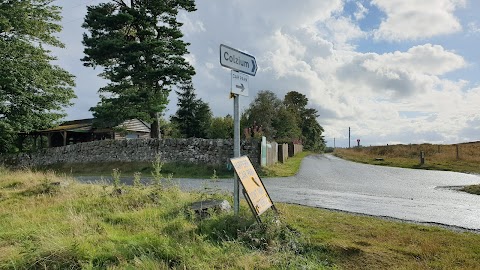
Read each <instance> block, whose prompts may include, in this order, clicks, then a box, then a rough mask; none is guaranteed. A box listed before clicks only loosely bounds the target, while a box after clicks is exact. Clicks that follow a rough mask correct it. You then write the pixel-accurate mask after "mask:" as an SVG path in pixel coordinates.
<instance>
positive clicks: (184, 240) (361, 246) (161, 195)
mask: <svg viewBox="0 0 480 270" xmlns="http://www.w3.org/2000/svg"><path fill="white" fill-rule="evenodd" d="M118 188H120V189H121V190H122V192H118ZM210 198H215V199H227V200H230V196H229V195H227V194H208V193H206V192H202V191H198V192H194V193H184V192H181V191H180V190H178V188H176V187H172V188H164V187H162V186H161V185H153V186H149V187H146V186H142V185H137V186H131V187H125V186H120V187H118V186H117V187H114V186H106V185H105V186H99V185H85V184H79V183H76V182H72V181H69V180H68V179H64V178H59V177H58V176H56V175H54V174H52V173H41V172H31V171H22V172H11V171H7V170H5V169H2V168H0V269H105V268H108V269H125V268H128V269H391V268H396V269H474V268H476V267H478V265H479V263H480V235H478V234H472V233H458V232H453V231H448V230H445V229H442V228H437V227H427V226H421V225H414V224H405V223H399V222H391V221H386V220H381V219H375V218H371V217H363V216H357V215H351V214H346V213H338V212H332V211H327V210H322V209H316V208H309V207H302V206H296V205H287V204H277V207H278V209H279V212H280V217H281V222H280V223H279V222H277V221H276V219H275V218H274V216H273V215H271V214H272V213H271V211H268V212H267V213H266V215H264V216H262V218H263V220H264V223H263V224H261V225H258V224H255V223H254V220H253V218H252V216H251V212H250V210H249V209H248V208H247V206H246V204H245V203H242V205H241V209H240V210H241V211H240V215H239V216H233V215H231V214H228V213H227V214H215V213H211V216H210V218H208V219H198V218H196V217H195V215H194V214H193V213H192V212H191V211H189V210H188V209H189V208H188V206H189V205H190V204H191V203H192V202H194V201H198V200H203V199H210Z"/></svg>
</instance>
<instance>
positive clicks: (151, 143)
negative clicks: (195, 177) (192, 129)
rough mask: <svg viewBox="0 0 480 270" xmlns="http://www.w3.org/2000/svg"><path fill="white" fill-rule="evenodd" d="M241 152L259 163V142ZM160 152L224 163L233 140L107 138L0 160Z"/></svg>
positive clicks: (30, 163) (175, 158)
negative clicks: (118, 139) (120, 139)
mask: <svg viewBox="0 0 480 270" xmlns="http://www.w3.org/2000/svg"><path fill="white" fill-rule="evenodd" d="M240 150H241V154H242V155H248V156H249V158H250V160H251V161H252V164H253V165H254V166H255V167H259V164H260V144H259V142H258V141H255V140H252V141H242V142H241V146H240ZM157 154H159V155H160V156H161V158H162V160H164V161H165V162H186V163H195V164H211V165H224V164H227V163H228V162H229V159H230V158H231V157H232V156H233V140H221V139H218V140H208V139H196V138H190V139H163V140H156V139H134V140H123V141H116V140H104V141H94V142H87V143H79V144H72V145H67V146H64V147H55V148H45V149H41V150H39V151H37V152H33V153H21V154H16V155H9V156H0V164H5V165H7V166H9V167H36V166H45V165H51V164H56V163H87V162H88V163H91V162H111V161H120V162H130V161H153V160H154V159H155V157H156V155H157Z"/></svg>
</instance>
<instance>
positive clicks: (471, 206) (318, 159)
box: [175, 155, 480, 230]
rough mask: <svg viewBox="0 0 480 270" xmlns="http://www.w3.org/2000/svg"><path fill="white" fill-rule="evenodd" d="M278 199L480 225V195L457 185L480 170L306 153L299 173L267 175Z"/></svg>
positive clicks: (190, 184)
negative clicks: (370, 162) (368, 161)
mask: <svg viewBox="0 0 480 270" xmlns="http://www.w3.org/2000/svg"><path fill="white" fill-rule="evenodd" d="M175 181H177V183H178V184H179V185H180V186H181V187H182V188H183V189H202V188H205V187H207V188H213V189H219V190H226V191H232V190H233V181H232V179H224V180H220V181H218V182H215V183H212V182H211V181H209V180H192V179H177V180H175ZM263 181H264V184H265V186H266V188H267V189H268V191H269V193H270V195H271V197H272V199H273V201H274V202H289V203H297V204H302V205H308V206H315V207H322V208H329V209H337V210H343V211H348V212H355V213H362V214H367V215H374V216H384V217H392V218H397V219H403V220H409V221H416V222H423V223H438V224H444V225H449V226H456V227H461V228H467V229H473V230H480V196H478V195H471V194H467V193H464V192H460V191H456V190H454V189H452V188H448V187H451V186H462V185H470V184H480V177H479V176H476V175H469V174H462V173H454V172H440V171H424V170H412V169H401V168H391V167H383V166H373V165H366V164H359V163H354V162H349V161H345V160H342V159H339V158H336V157H334V156H331V155H313V156H309V157H306V158H305V159H304V160H303V162H302V165H301V167H300V171H299V173H298V174H297V175H296V176H294V177H287V178H268V179H264V180H263Z"/></svg>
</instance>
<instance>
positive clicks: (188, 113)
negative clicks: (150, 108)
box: [170, 83, 212, 138]
mask: <svg viewBox="0 0 480 270" xmlns="http://www.w3.org/2000/svg"><path fill="white" fill-rule="evenodd" d="M176 93H177V95H178V103H177V105H178V110H177V112H176V113H175V115H173V116H172V117H171V119H170V121H171V122H172V123H174V124H175V125H176V126H177V128H178V130H179V131H180V133H181V134H182V135H183V136H184V137H186V138H191V137H196V138H207V137H208V132H209V128H210V123H211V119H212V112H211V110H210V107H209V106H208V104H207V103H205V102H204V101H203V100H202V99H197V95H196V94H195V89H194V88H193V85H192V83H187V84H184V85H183V86H182V87H181V88H180V91H177V92H176Z"/></svg>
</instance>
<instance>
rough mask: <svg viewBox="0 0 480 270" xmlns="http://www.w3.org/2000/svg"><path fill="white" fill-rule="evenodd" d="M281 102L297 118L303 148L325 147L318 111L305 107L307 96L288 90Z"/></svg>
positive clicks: (316, 148)
mask: <svg viewBox="0 0 480 270" xmlns="http://www.w3.org/2000/svg"><path fill="white" fill-rule="evenodd" d="M283 103H284V104H285V106H286V108H287V110H288V111H289V112H290V113H291V114H292V115H294V116H295V118H296V119H297V122H298V127H299V128H300V130H301V139H302V141H303V144H304V146H305V148H306V149H309V150H313V151H321V150H323V148H324V147H325V140H324V138H323V136H322V133H323V131H324V130H323V127H322V126H321V125H320V124H319V123H318V121H317V117H318V116H319V115H318V111H317V110H316V109H311V108H306V107H307V104H308V98H307V97H306V96H305V95H303V94H301V93H299V92H296V91H290V92H288V93H287V94H286V95H285V98H284V101H283Z"/></svg>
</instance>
